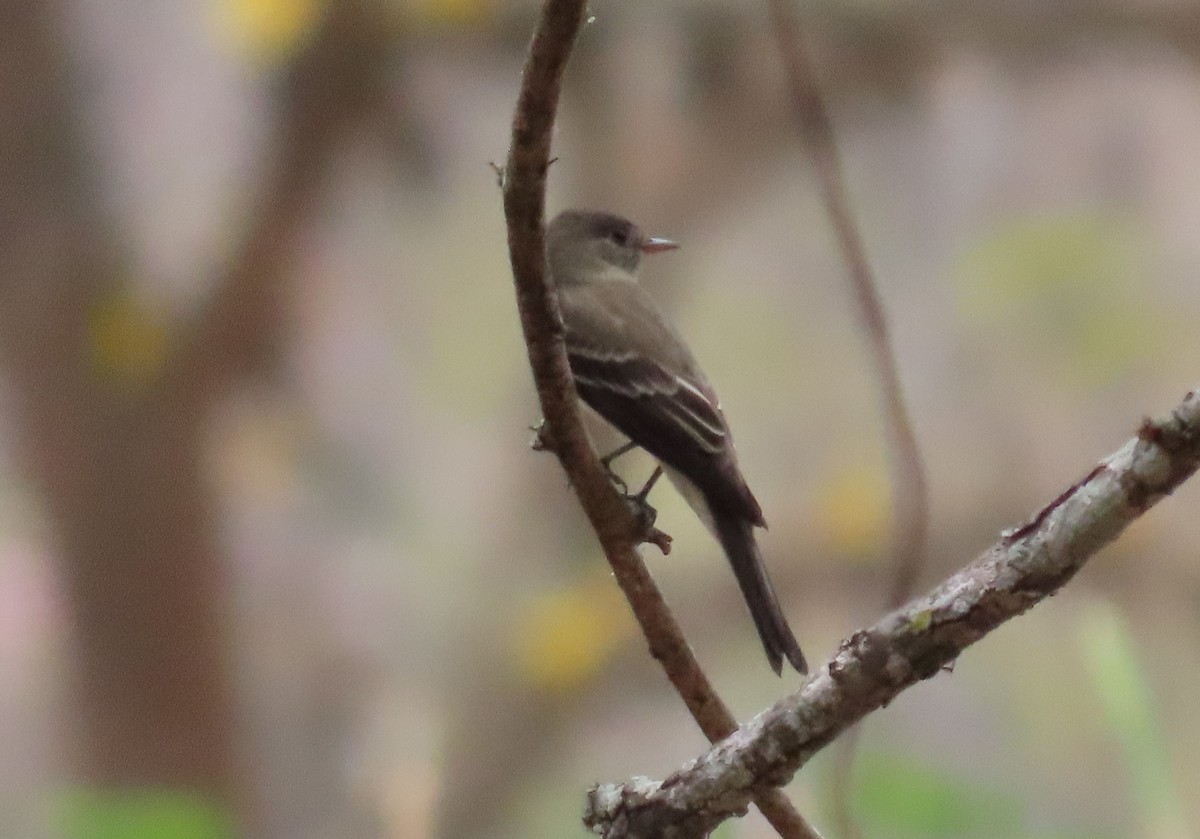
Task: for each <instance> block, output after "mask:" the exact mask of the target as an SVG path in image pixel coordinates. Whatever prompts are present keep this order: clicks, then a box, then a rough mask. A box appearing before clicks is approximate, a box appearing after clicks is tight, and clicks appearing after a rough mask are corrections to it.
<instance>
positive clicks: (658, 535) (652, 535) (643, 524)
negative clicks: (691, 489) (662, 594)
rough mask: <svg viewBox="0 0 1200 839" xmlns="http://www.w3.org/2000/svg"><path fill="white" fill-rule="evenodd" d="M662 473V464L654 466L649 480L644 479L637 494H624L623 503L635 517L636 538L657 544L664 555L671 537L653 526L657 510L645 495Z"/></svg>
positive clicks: (667, 550)
mask: <svg viewBox="0 0 1200 839" xmlns="http://www.w3.org/2000/svg"><path fill="white" fill-rule="evenodd" d="M662 473H663V468H662V466H661V465H659V466H656V467H655V468H654V473H653V474H652V475H651V476H650V480H648V481H646V485H645V486H643V487H642V488H641V489H640V490H638V493H637V495H629V494H628V493H626V494H625V503H626V504H628V505H629V509H630V510H631V511H632V512H633V517H634V518H635V519H637V526H638V532H639V536H638V540H639V541H641V542H649V543H651V544H653V545H657V546H658V549H659V550H660V551H662V552H663V555H664V556H665V555H666V554H669V553H670V552H671V537H670V536H669V535H667V534H666V533H663V532H662V531H661V530H659V529H658V528H657V527H655V526H654V522H655V521H656V520H657V519H658V510H656V509H654V508H653V507H651V506H650V504H649V503H648V502H647V501H646V497H647V496H648V495H650V490H652V489H653V488H654V485H655V484H656V483H658V479H659V478H661V477H662Z"/></svg>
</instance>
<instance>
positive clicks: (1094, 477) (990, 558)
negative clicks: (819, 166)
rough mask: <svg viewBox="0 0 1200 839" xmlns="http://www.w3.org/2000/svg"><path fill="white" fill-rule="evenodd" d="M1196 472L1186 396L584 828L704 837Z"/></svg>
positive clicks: (631, 785) (1199, 432) (1193, 425)
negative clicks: (765, 705) (797, 684)
mask: <svg viewBox="0 0 1200 839" xmlns="http://www.w3.org/2000/svg"><path fill="white" fill-rule="evenodd" d="M1198 465H1200V394H1198V393H1197V392H1195V391H1193V392H1191V393H1189V394H1188V395H1187V396H1186V397H1185V398H1184V400H1183V402H1182V403H1181V404H1180V405H1179V406H1178V407H1176V408H1175V410H1173V411H1172V412H1171V413H1170V414H1168V415H1166V416H1164V417H1160V418H1159V419H1156V420H1153V421H1151V420H1147V421H1145V422H1144V423H1143V424H1142V427H1141V428H1140V429H1139V431H1138V433H1137V435H1136V436H1135V437H1134V438H1133V439H1132V440H1130V441H1129V442H1128V443H1126V444H1125V445H1124V446H1123V447H1122V448H1121V449H1120V450H1119V451H1118V452H1116V453H1115V454H1113V455H1112V456H1110V457H1109V458H1107V459H1106V460H1104V461H1102V462H1101V463H1100V464H1098V465H1097V466H1096V467H1095V468H1093V469H1092V470H1091V471H1090V472H1089V473H1088V474H1087V475H1086V476H1085V477H1084V478H1083V479H1082V480H1081V481H1079V482H1078V483H1077V484H1075V485H1073V486H1071V487H1070V488H1068V489H1067V490H1066V491H1064V492H1063V493H1062V494H1061V495H1059V496H1058V497H1057V498H1055V499H1054V500H1053V501H1051V502H1050V503H1049V504H1047V505H1046V506H1045V507H1044V508H1042V509H1041V510H1039V511H1038V512H1037V513H1036V514H1035V515H1034V516H1032V517H1031V518H1030V519H1029V521H1027V522H1025V523H1024V524H1021V525H1019V526H1018V527H1016V528H1014V529H1012V530H1010V531H1006V532H1005V533H1003V534H1002V536H1001V539H1000V540H999V541H998V542H996V543H995V544H994V545H992V546H991V547H990V548H988V549H987V550H986V551H985V552H984V553H983V555H982V556H980V557H979V558H978V559H976V560H975V561H974V562H973V563H971V564H970V565H968V566H967V567H965V568H963V569H962V570H961V571H959V572H958V573H956V574H955V575H954V576H952V577H950V578H949V579H948V580H946V581H945V582H943V583H942V584H941V585H940V586H938V587H937V588H936V589H934V590H933V591H932V592H930V593H928V594H926V595H925V596H924V597H921V598H918V599H917V600H914V601H912V602H911V603H909V604H908V605H907V606H905V607H904V608H902V609H899V610H897V611H895V612H893V613H892V614H890V615H888V616H887V617H885V618H884V619H883V620H881V621H880V622H879V623H877V624H875V625H874V626H872V627H869V628H866V629H862V630H859V631H858V632H855V633H854V635H852V636H851V637H850V638H849V639H848V640H847V641H845V642H843V644H842V647H841V649H840V650H839V651H838V653H837V655H836V656H834V658H833V659H832V660H830V661H829V662H828V663H827V664H825V666H824V667H822V668H821V670H820V671H819V672H818V673H817V674H816V675H815V676H814V677H813V678H812V679H810V680H809V681H808V682H807V683H806V684H805V685H804V686H803V687H801V688H800V690H798V691H797V692H796V693H794V694H792V695H791V696H789V697H787V698H785V699H783V700H781V701H780V702H778V703H777V704H776V705H775V706H774V707H773V708H771V709H769V710H767V711H764V712H763V713H762V714H760V715H759V716H757V717H756V718H755V719H753V720H751V721H750V722H749V723H747V724H746V725H745V726H743V727H742V728H740V729H738V731H736V732H735V733H734V734H732V735H731V736H730V737H728V738H727V739H725V740H724V741H722V742H721V743H718V744H717V745H716V746H715V747H713V749H712V750H710V751H709V752H708V753H706V754H704V755H703V756H701V757H699V758H697V759H696V760H694V761H692V762H691V763H689V764H688V765H686V766H684V767H683V768H682V769H680V770H679V771H678V772H676V773H675V774H674V775H671V776H670V777H668V778H666V779H665V780H663V781H652V780H649V779H644V778H638V779H634V780H631V781H629V782H628V783H625V784H606V785H602V786H599V787H596V788H595V789H593V790H592V792H591V794H590V795H589V798H588V805H587V816H586V822H587V824H588V826H589V827H591V828H592V829H593V830H594V831H595V832H597V833H600V834H602V835H603V836H605V837H607V838H608V839H622V838H623V837H684V836H704V835H707V833H708V831H711V830H712V829H713V828H714V827H715V826H716V825H717V824H719V823H720V822H721V821H723V820H725V819H727V818H729V817H730V816H733V815H738V814H740V813H742V812H744V810H745V809H746V806H747V803H748V802H749V801H750V799H751V796H752V795H753V793H754V791H755V790H757V789H761V788H762V787H764V786H778V785H780V784H784V783H786V782H787V781H788V779H790V778H791V777H792V775H793V774H794V773H795V772H796V770H798V769H799V768H800V767H801V766H803V765H804V764H805V763H806V762H807V761H808V760H809V758H811V757H812V756H813V755H814V754H816V753H817V752H818V751H819V750H820V749H821V748H823V747H824V746H825V745H827V744H828V743H829V742H830V741H831V740H833V739H834V738H835V737H837V736H838V734H840V733H841V732H842V731H844V730H845V729H846V728H847V727H848V726H850V725H852V724H854V723H855V722H857V721H858V720H860V719H862V718H863V717H864V716H866V715H867V714H869V713H871V712H873V711H875V710H877V709H879V708H881V707H883V706H884V705H886V704H887V703H888V702H890V701H891V700H892V699H894V698H895V697H896V695H897V694H899V693H900V691H902V690H904V689H905V688H907V687H909V686H910V685H913V684H915V683H916V682H918V681H920V680H922V679H928V678H930V677H931V676H934V675H936V674H937V673H938V672H940V671H941V670H942V669H943V668H944V667H946V666H947V665H948V664H950V663H951V662H953V661H954V660H955V659H956V658H957V657H958V655H959V654H960V653H961V652H962V651H963V650H964V649H966V648H967V647H968V646H970V645H971V644H973V643H975V642H976V641H978V640H979V639H980V638H982V637H983V636H984V635H986V634H987V633H989V632H991V631H992V630H993V629H995V628H996V627H998V626H999V625H1000V624H1002V623H1004V622H1005V621H1007V620H1009V619H1010V618H1013V617H1016V616H1017V615H1019V614H1021V613H1022V612H1024V611H1025V610H1026V609H1029V608H1030V607H1031V606H1033V605H1034V604H1036V603H1038V602H1039V601H1041V600H1043V599H1044V598H1046V597H1048V596H1050V595H1051V594H1053V593H1054V592H1056V591H1058V589H1059V588H1061V587H1062V586H1063V585H1064V584H1065V583H1066V582H1067V581H1068V580H1069V579H1071V577H1072V576H1074V574H1075V573H1076V572H1077V571H1078V570H1079V569H1080V568H1081V567H1082V566H1083V564H1084V563H1085V562H1086V561H1087V560H1088V558H1089V557H1091V556H1092V555H1094V554H1095V553H1096V552H1097V551H1099V550H1100V549H1101V548H1102V547H1104V546H1105V545H1107V544H1108V543H1109V542H1111V541H1112V540H1113V539H1115V538H1116V537H1117V536H1118V535H1120V533H1121V532H1122V531H1123V530H1124V529H1125V528H1126V527H1127V526H1128V525H1129V524H1130V523H1131V522H1133V521H1134V520H1135V519H1137V518H1138V517H1139V516H1141V515H1142V514H1143V513H1144V512H1146V510H1148V509H1149V508H1150V507H1151V506H1153V505H1154V504H1155V503H1156V502H1158V501H1159V500H1160V499H1162V498H1163V497H1164V496H1166V495H1168V494H1170V493H1171V492H1172V491H1173V490H1174V489H1175V488H1176V487H1177V486H1179V484H1180V483H1182V482H1183V481H1184V480H1186V479H1187V478H1188V477H1190V476H1191V475H1192V474H1193V473H1194V472H1195V471H1196V468H1197V466H1198Z"/></svg>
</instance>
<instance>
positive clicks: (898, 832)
mask: <svg viewBox="0 0 1200 839" xmlns="http://www.w3.org/2000/svg"><path fill="white" fill-rule="evenodd" d="M852 806H853V807H854V812H855V814H856V815H857V817H858V819H859V822H860V824H861V826H862V828H863V831H864V833H865V834H866V835H867V836H888V837H893V839H941V837H946V839H951V837H953V839H985V837H986V838H987V839H992V837H994V839H1007V837H1013V836H1025V837H1028V836H1031V835H1041V836H1049V835H1050V834H1044V833H1043V834H1035V833H1031V832H1030V830H1029V827H1028V825H1026V824H1025V818H1024V815H1023V812H1022V806H1021V802H1020V799H1019V798H1017V797H1016V796H1014V795H1012V794H1009V793H1007V792H1005V791H1003V790H999V789H993V788H990V787H987V786H984V785H982V784H978V783H973V782H971V781H968V780H965V779H964V778H962V777H961V776H958V775H955V774H953V773H951V772H949V771H947V770H946V769H942V768H935V767H932V766H927V765H924V764H921V763H918V762H916V761H913V760H911V759H908V758H904V757H901V756H898V755H889V754H880V753H877V752H866V753H864V754H862V755H861V756H860V758H859V761H858V767H857V769H856V782H855V788H854V790H853V791H852Z"/></svg>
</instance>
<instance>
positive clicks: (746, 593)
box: [713, 516, 808, 675]
mask: <svg viewBox="0 0 1200 839" xmlns="http://www.w3.org/2000/svg"><path fill="white" fill-rule="evenodd" d="M713 518H714V522H713V524H714V525H715V529H716V531H717V538H718V539H720V541H721V547H723V548H724V549H725V555H726V556H727V557H729V564H730V565H732V566H733V573H734V575H735V576H736V577H737V581H738V585H739V586H740V587H741V589H742V596H743V597H744V598H746V605H747V606H749V607H750V614H751V616H753V618H754V626H755V627H756V628H757V629H758V637H759V638H761V639H762V645H763V649H764V650H766V652H767V659H768V660H769V661H770V662H771V669H773V670H774V671H775V673H776V675H782V673H783V659H785V658H786V659H787V660H788V661H789V662H790V663H791V665H792V667H795V668H796V671H797V672H798V673H807V672H808V664H807V662H805V660H804V653H802V652H800V645H799V644H798V643H797V642H796V636H795V635H793V634H792V628H791V627H790V626H788V622H787V618H785V617H784V616H783V609H782V608H780V606H779V598H778V597H777V596H776V595H775V589H774V587H773V586H772V585H771V580H770V578H769V577H768V576H767V569H766V566H764V565H763V561H762V554H760V553H759V552H758V544H757V543H756V542H755V540H754V531H753V529H752V528H753V525H751V524H750V522H748V521H746V520H745V519H741V518H735V517H733V516H714V517H713Z"/></svg>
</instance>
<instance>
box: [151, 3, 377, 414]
mask: <svg viewBox="0 0 1200 839" xmlns="http://www.w3.org/2000/svg"><path fill="white" fill-rule="evenodd" d="M390 49H391V38H390V33H389V31H388V28H387V25H386V20H385V17H384V14H383V10H382V8H381V5H380V3H379V2H378V0H346V1H345V2H340V3H334V4H331V5H330V7H329V10H328V11H327V12H326V14H325V19H324V20H323V21H322V24H321V26H320V28H319V29H318V31H317V32H316V33H315V35H314V37H313V39H312V40H311V41H310V42H309V44H308V45H307V46H306V47H305V49H304V51H303V52H302V53H301V54H300V55H299V56H298V58H297V59H296V60H295V62H294V64H293V65H292V66H291V68H289V72H288V74H287V77H286V80H285V82H284V86H283V90H282V92H281V95H280V105H279V118H278V123H277V127H276V140H275V148H274V149H273V150H272V151H271V152H270V161H271V163H270V168H269V171H268V174H267V177H266V179H265V186H264V188H263V190H262V194H261V197H260V199H259V201H258V206H257V208H256V210H255V211H254V214H253V216H252V219H251V221H250V223H249V225H248V231H247V234H246V236H245V238H244V239H243V241H242V243H241V245H240V246H239V247H238V249H237V250H236V251H235V253H234V254H233V256H232V257H231V259H230V261H229V263H228V267H227V268H226V270H225V271H224V273H223V275H222V276H221V277H220V278H218V281H217V283H216V290H215V291H214V293H213V296H212V298H211V299H210V300H209V301H208V303H207V304H206V305H205V307H204V308H203V309H202V310H201V311H200V312H199V313H198V314H197V316H196V317H195V318H194V319H193V320H192V321H191V322H190V323H189V324H187V325H186V326H185V328H184V329H183V330H182V331H181V334H180V338H179V340H178V341H177V343H176V345H175V347H174V352H173V354H172V356H171V357H170V359H169V362H168V365H167V368H166V373H165V376H164V379H165V382H166V388H165V394H166V396H167V397H168V398H178V397H185V398H187V397H189V396H191V397H197V398H206V397H207V396H210V395H211V394H212V393H213V392H214V391H216V390H218V389H219V384H220V383H221V382H223V381H225V380H227V379H228V377H230V376H231V375H233V374H236V373H239V372H246V371H256V370H261V368H262V367H263V366H264V362H269V361H270V360H271V359H272V358H273V356H274V355H275V354H276V353H277V352H278V349H279V348H278V344H279V343H280V329H281V322H282V318H281V314H282V312H281V310H282V308H283V302H282V301H283V288H284V282H283V281H284V279H285V277H286V275H287V271H288V269H289V268H290V267H291V265H292V260H293V258H294V256H295V254H296V253H297V252H298V251H299V250H300V246H301V234H302V232H303V229H304V225H305V223H306V221H307V220H308V218H309V215H310V212H311V210H312V208H313V205H314V204H315V202H316V200H317V198H318V195H319V191H320V187H321V185H322V183H323V180H324V176H325V174H326V172H327V171H328V169H329V163H330V161H331V160H332V159H333V156H334V153H335V152H336V150H337V148H338V145H339V143H340V141H341V139H342V138H343V137H344V136H345V133H346V131H347V128H348V127H349V126H350V125H351V124H353V123H354V122H355V121H356V120H359V119H362V118H363V117H364V116H366V115H367V114H370V113H372V112H374V111H376V110H377V109H378V107H379V103H380V102H381V101H382V98H383V95H384V80H385V71H386V67H387V58H388V56H389V54H390Z"/></svg>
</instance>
